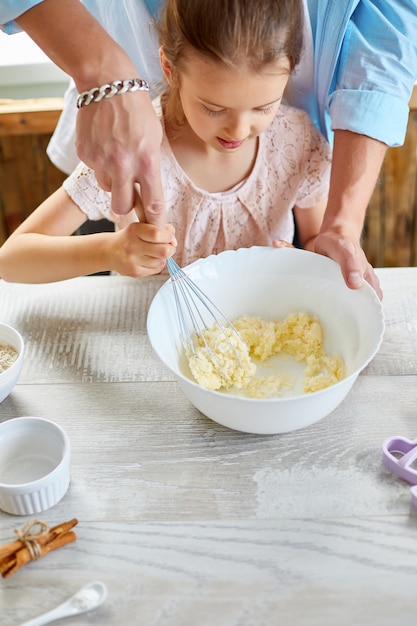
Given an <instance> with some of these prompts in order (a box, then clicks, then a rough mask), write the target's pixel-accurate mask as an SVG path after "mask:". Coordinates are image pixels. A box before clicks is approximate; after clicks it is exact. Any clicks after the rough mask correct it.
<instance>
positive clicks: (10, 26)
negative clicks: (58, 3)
mask: <svg viewBox="0 0 417 626" xmlns="http://www.w3.org/2000/svg"><path fill="white" fill-rule="evenodd" d="M41 2H43V0H0V28H1V30H2V31H3V32H5V33H7V34H9V35H11V34H13V33H18V32H20V31H21V28H19V26H18V25H17V24H16V22H15V21H14V20H15V19H16V18H17V17H19V15H22V13H25V11H28V10H29V9H31V8H32V7H34V6H36V5H37V4H40V3H41Z"/></svg>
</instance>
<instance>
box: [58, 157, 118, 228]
mask: <svg viewBox="0 0 417 626" xmlns="http://www.w3.org/2000/svg"><path fill="white" fill-rule="evenodd" d="M62 186H63V188H64V189H65V191H66V192H67V194H68V195H69V197H70V198H71V200H73V202H75V204H76V205H77V206H78V207H79V208H80V209H81V211H82V212H83V213H85V215H86V216H87V217H88V219H90V220H101V219H103V218H106V219H107V220H110V221H111V222H113V221H114V215H113V213H112V211H111V194H110V192H108V191H104V189H102V188H101V187H100V185H99V184H98V182H97V180H96V177H95V174H94V172H93V170H92V169H90V168H89V167H87V166H86V165H85V164H84V163H79V164H78V165H77V167H76V168H75V170H74V171H73V173H72V174H71V175H70V176H69V177H68V178H67V179H66V180H64V182H63V185H62Z"/></svg>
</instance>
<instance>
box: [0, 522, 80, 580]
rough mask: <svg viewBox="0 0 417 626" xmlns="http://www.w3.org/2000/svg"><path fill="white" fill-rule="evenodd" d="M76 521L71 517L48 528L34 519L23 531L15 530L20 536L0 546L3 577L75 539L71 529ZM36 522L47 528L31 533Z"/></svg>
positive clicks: (0, 567)
mask: <svg viewBox="0 0 417 626" xmlns="http://www.w3.org/2000/svg"><path fill="white" fill-rule="evenodd" d="M77 523H78V520H76V519H72V520H70V521H68V522H64V523H62V524H59V525H58V526H54V527H53V528H50V529H48V528H47V526H46V524H45V523H44V522H39V521H38V520H34V521H32V522H31V523H29V530H27V528H26V526H25V527H24V529H23V531H15V532H16V533H17V534H18V535H19V536H20V538H19V539H17V540H15V541H13V542H11V543H9V544H7V545H5V546H2V547H1V548H0V573H1V575H2V577H3V578H7V577H8V576H11V575H12V574H14V573H15V572H17V571H18V570H19V569H20V568H21V567H23V566H24V565H26V564H27V563H29V562H30V561H33V560H37V559H40V558H42V557H44V556H46V555H47V554H48V553H49V552H51V551H52V550H57V549H58V548H61V547H62V546H65V545H67V544H68V543H72V542H73V541H75V540H76V538H77V537H76V535H75V533H74V532H72V531H71V529H72V528H73V527H74V526H75V525H76V524H77ZM37 524H43V525H44V526H45V527H46V529H47V530H42V532H41V533H38V534H36V533H35V534H32V533H31V532H30V530H31V529H32V528H33V527H34V526H36V525H37Z"/></svg>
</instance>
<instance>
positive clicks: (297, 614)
mask: <svg viewBox="0 0 417 626" xmlns="http://www.w3.org/2000/svg"><path fill="white" fill-rule="evenodd" d="M378 274H379V276H380V279H381V283H382V287H383V289H384V294H385V297H384V307H385V314H386V325H387V328H386V335H385V338H384V342H383V345H382V347H381V350H380V352H379V353H378V355H377V356H376V358H375V359H374V360H373V362H372V363H371V364H370V365H369V366H368V368H367V369H366V370H365V371H364V372H363V373H362V374H361V375H360V376H359V378H358V380H357V382H356V383H355V385H354V387H353V388H352V390H351V391H350V393H349V394H348V396H347V398H346V399H345V401H344V402H343V403H342V405H341V406H340V407H339V408H338V409H337V410H335V411H334V412H333V413H332V414H331V415H330V416H329V417H327V418H326V419H324V420H322V421H320V422H319V423H318V424H316V425H313V426H311V427H309V428H306V429H304V430H300V431H297V432H293V433H288V434H285V435H274V436H259V435H248V434H243V433H239V432H234V431H231V430H227V429H225V428H223V427H221V426H219V425H217V424H215V423H213V422H211V421H210V420H208V419H207V418H205V417H204V416H203V415H201V414H200V413H199V412H198V411H197V410H195V409H194V408H193V406H191V405H190V404H189V402H188V401H187V400H186V399H185V397H184V396H183V395H182V392H181V391H180V390H179V389H178V387H177V384H176V382H175V381H174V380H173V377H172V375H171V374H170V372H169V371H167V370H166V369H165V368H164V366H162V364H161V363H160V362H159V360H158V359H157V357H156V356H155V355H154V354H153V352H152V349H151V347H150V345H149V343H148V339H147V336H146V314H147V309H148V306H149V304H150V301H151V299H152V297H153V294H154V293H155V291H156V289H157V288H158V287H159V285H160V284H161V282H162V279H161V277H158V278H151V279H145V280H142V281H139V280H133V279H128V278H121V277H109V276H97V277H86V278H81V279H75V280H72V281H66V282H63V283H57V284H52V285H38V286H30V285H11V284H7V283H2V282H0V319H1V320H3V321H5V322H7V323H10V324H12V325H14V326H16V327H17V328H18V329H19V330H20V331H21V333H22V334H23V335H24V337H25V339H26V346H27V348H26V361H25V365H24V370H23V372H22V376H21V378H20V381H19V383H18V385H17V386H16V387H15V389H14V391H13V393H12V394H11V395H10V396H9V397H8V398H7V399H6V400H5V401H4V402H3V403H2V404H1V405H0V420H1V421H4V420H7V419H10V418H13V417H19V416H23V415H38V416H41V417H45V418H49V419H52V420H55V421H56V422H58V423H59V424H60V425H61V426H62V427H63V428H64V429H65V430H66V431H67V433H68V435H69V437H70V439H71V443H72V448H73V456H72V480H71V485H70V488H69V491H68V492H67V494H66V496H65V497H64V499H63V500H62V501H61V502H60V503H59V504H57V505H56V506H55V507H53V508H52V509H50V510H49V511H46V512H45V513H44V514H42V515H41V516H39V517H41V519H43V520H45V521H46V522H47V523H49V524H51V525H54V524H56V523H59V522H62V521H64V520H69V519H71V518H73V517H76V518H77V519H78V520H79V523H78V525H77V526H76V528H75V530H76V533H77V541H76V542H75V543H73V544H70V545H69V546H66V547H64V548H61V549H59V550H57V551H55V552H52V553H51V554H49V555H48V556H47V557H45V558H43V559H41V560H40V561H37V562H33V563H30V564H28V565H27V566H25V567H24V568H22V569H21V570H20V571H19V572H17V573H16V574H15V575H13V576H11V577H10V578H8V579H6V580H1V581H0V623H1V626H15V625H17V624H19V623H20V622H22V621H24V620H27V619H29V618H31V617H33V616H35V615H37V614H39V613H41V612H42V611H45V610H47V609H49V608H51V607H52V606H54V605H55V604H58V603H59V602H61V601H63V600H64V599H65V598H66V597H67V596H68V595H70V594H71V593H73V592H75V591H76V590H77V589H78V587H80V586H82V585H83V584H85V583H87V582H89V581H91V580H95V579H99V580H102V581H104V582H105V583H106V585H107V586H108V590H109V596H108V599H107V600H106V602H105V604H103V605H102V607H100V608H99V609H97V610H96V611H93V612H90V613H88V614H86V615H84V616H80V617H78V618H70V619H68V620H66V622H65V623H66V624H67V625H68V626H72V625H74V626H75V625H77V626H83V625H87V624H99V625H100V626H107V625H110V624H111V625H113V624H114V625H117V626H209V625H210V626H219V625H220V626H223V625H225V626H263V625H265V626H271V625H275V624H276V625H278V624H279V625H284V624H294V625H296V626H304V625H306V626H319V625H320V626H327V625H329V626H330V625H331V626H345V625H346V626H347V625H349V626H362V625H363V626H365V625H366V626H385V625H387V626H388V625H389V626H391V625H394V624H397V623H407V624H414V623H417V511H416V510H415V509H413V508H412V506H411V501H410V494H409V487H408V485H407V484H406V483H404V482H402V481H400V480H399V479H396V478H395V477H393V476H391V475H390V474H389V473H388V472H387V471H386V470H385V469H384V468H383V466H382V463H381V444H382V442H383V440H384V439H385V438H386V437H388V436H391V435H403V436H405V437H408V438H415V437H417V384H416V383H417V377H416V376H417V268H406V269H383V270H379V271H378ZM254 419H256V418H254ZM28 519H31V518H26V517H14V516H10V515H7V514H5V513H0V542H1V543H7V542H9V541H11V540H12V539H13V538H14V532H13V530H14V528H16V527H21V526H22V525H23V524H24V523H25V522H26V521H28Z"/></svg>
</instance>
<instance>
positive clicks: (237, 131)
mask: <svg viewBox="0 0 417 626" xmlns="http://www.w3.org/2000/svg"><path fill="white" fill-rule="evenodd" d="M225 130H226V132H227V135H228V139H231V140H233V141H242V140H243V139H246V138H247V137H248V135H249V134H250V121H249V118H248V116H247V115H245V114H237V115H233V117H231V118H230V119H229V120H228V121H227V126H226V129H225Z"/></svg>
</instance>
